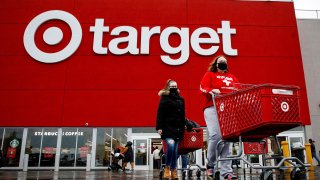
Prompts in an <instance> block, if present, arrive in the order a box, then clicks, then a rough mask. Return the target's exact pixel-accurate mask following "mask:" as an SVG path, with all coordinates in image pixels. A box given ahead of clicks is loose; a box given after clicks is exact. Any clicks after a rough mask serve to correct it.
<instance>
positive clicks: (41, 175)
mask: <svg viewBox="0 0 320 180" xmlns="http://www.w3.org/2000/svg"><path fill="white" fill-rule="evenodd" d="M235 172H237V173H238V175H239V179H241V180H259V175H260V173H259V172H257V171H255V170H253V172H252V175H250V174H249V169H247V170H246V176H245V177H244V174H243V169H238V170H236V171H235ZM319 174H320V168H319V166H315V171H312V172H311V171H309V172H308V173H307V175H306V177H305V178H302V179H308V180H318V179H320V175H319ZM179 177H180V178H181V173H179ZM273 177H274V179H279V178H278V176H277V173H274V175H273ZM0 179H1V180H49V179H50V180H51V179H53V180H55V179H57V180H58V179H69V180H77V179H80V180H81V179H83V180H102V179H104V180H109V179H110V180H114V179H135V180H144V179H159V171H158V170H154V171H139V170H137V171H134V172H133V173H132V172H127V173H124V172H111V171H101V170H99V171H90V172H86V171H59V172H54V171H28V172H23V171H8V170H6V171H4V170H1V171H0ZM192 179H197V178H196V175H195V172H194V173H193V177H192ZM200 179H202V180H207V177H206V176H205V174H204V173H202V176H201V177H200ZM284 179H290V174H289V173H287V174H286V175H285V178H284Z"/></svg>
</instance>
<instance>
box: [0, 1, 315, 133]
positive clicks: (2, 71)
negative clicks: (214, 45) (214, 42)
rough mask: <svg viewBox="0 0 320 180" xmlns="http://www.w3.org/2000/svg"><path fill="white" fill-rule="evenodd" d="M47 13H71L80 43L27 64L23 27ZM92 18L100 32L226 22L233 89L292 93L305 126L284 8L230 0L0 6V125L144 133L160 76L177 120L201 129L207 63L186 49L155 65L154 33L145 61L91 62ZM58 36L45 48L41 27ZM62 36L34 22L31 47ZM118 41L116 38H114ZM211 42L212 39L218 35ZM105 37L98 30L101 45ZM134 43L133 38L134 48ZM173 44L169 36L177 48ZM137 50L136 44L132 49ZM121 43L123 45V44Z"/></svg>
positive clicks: (298, 68)
mask: <svg viewBox="0 0 320 180" xmlns="http://www.w3.org/2000/svg"><path fill="white" fill-rule="evenodd" d="M48 10H63V11H67V12H69V13H71V14H73V15H74V16H75V17H76V18H77V19H78V21H79V22H80V24H81V27H82V33H83V35H82V42H81V44H80V47H79V48H78V49H77V51H76V52H75V53H74V54H73V55H72V56H71V57H69V58H68V59H66V60H64V61H62V62H59V63H54V64H45V63H41V62H38V61H36V60H34V59H33V58H32V57H30V56H29V55H28V54H27V52H26V50H25V48H24V46H23V34H24V31H25V28H26V26H27V25H28V23H29V22H30V21H31V20H32V19H33V18H34V17H35V16H37V15H38V14H40V13H43V12H45V11H48ZM96 18H103V19H104V24H105V26H110V29H112V28H114V27H117V26H133V27H135V28H136V29H137V30H138V32H139V30H140V28H141V27H142V26H149V27H153V26H161V30H163V29H164V28H166V27H169V26H173V27H178V28H181V27H188V28H190V33H192V32H193V31H194V30H195V29H196V28H199V27H210V28H213V29H215V30H216V29H217V28H221V21H223V20H225V21H230V24H231V28H235V29H236V31H237V32H236V34H235V35H232V47H233V48H235V49H237V50H238V56H234V57H228V59H229V66H230V70H231V72H232V73H233V74H235V75H236V76H237V77H238V79H239V80H240V81H241V82H243V83H250V84H261V83H275V84H288V85H297V86H300V88H301V99H300V100H301V103H300V104H301V116H302V119H303V120H304V122H305V123H306V124H310V117H309V110H308V105H307V95H306V87H305V79H304V74H303V66H302V59H301V54H300V46H299V38H298V32H297V24H296V19H295V14H294V8H293V3H290V2H250V1H231V0H216V1H211V0H175V1H171V0H161V1H159V0H151V1H150V0H120V1H119V0H105V1H103V0H91V1H87V0H73V1H61V0H56V1H51V0H43V1H27V0H20V1H12V0H2V1H0V32H1V33H0V42H1V43H0V126H84V124H85V123H86V122H87V123H89V126H109V127H114V126H154V125H155V119H156V111H157V106H158V101H159V96H158V95H157V93H158V91H159V90H160V89H161V88H163V86H164V84H165V81H166V80H167V79H169V78H171V79H175V80H176V81H177V82H178V85H179V88H180V90H181V92H182V95H183V96H184V97H185V100H186V111H187V116H188V117H189V118H191V119H193V120H196V121H198V122H199V123H200V124H201V125H205V123H204V120H203V114H202V104H201V102H202V101H201V98H202V97H201V95H200V93H199V90H198V88H199V82H200V80H201V78H202V76H203V74H204V73H205V71H206V69H207V66H208V64H209V62H210V61H211V60H212V59H213V57H214V56H215V55H218V54H223V51H222V47H221V43H220V48H219V51H218V52H217V53H216V54H215V55H213V56H208V57H205V56H200V55H198V54H197V53H195V52H194V51H193V50H192V49H191V47H190V57H189V59H188V61H187V62H186V63H184V64H182V65H179V66H170V65H167V64H165V63H163V62H162V61H161V59H160V55H164V54H166V53H165V52H164V51H163V50H162V49H161V47H160V45H159V35H155V36H153V37H152V38H151V42H150V54H149V55H130V54H127V55H113V54H111V53H108V54H107V55H97V54H95V53H94V52H93V50H92V46H93V33H91V32H90V31H89V28H90V26H93V25H94V23H95V19H96ZM52 25H56V26H58V27H60V28H61V29H63V31H64V33H65V34H64V39H63V40H62V42H61V43H59V44H58V45H57V46H54V47H52V46H48V45H45V44H44V42H43V40H42V33H43V32H44V30H45V29H46V28H48V27H50V26H52ZM70 36H71V33H70V29H69V28H68V26H67V25H66V24H64V23H61V22H59V21H58V22H57V21H52V22H47V23H45V24H43V25H42V26H41V27H40V28H39V29H38V31H37V33H36V43H37V46H38V47H39V48H40V49H42V50H44V51H46V52H55V51H59V50H61V49H63V47H65V46H66V44H68V42H69V39H70ZM122 36H125V35H122ZM219 36H220V40H221V35H219ZM111 38H112V37H111V36H110V35H109V34H108V33H106V34H105V36H104V39H103V44H104V45H105V46H106V45H107V44H108V42H109V41H110V39H111ZM138 42H139V41H138ZM179 42H180V39H179V38H177V37H176V36H172V37H171V38H170V43H172V44H173V45H178V44H179ZM138 44H139V43H138ZM124 46H125V45H124Z"/></svg>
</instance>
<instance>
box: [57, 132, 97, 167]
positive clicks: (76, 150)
mask: <svg viewBox="0 0 320 180" xmlns="http://www.w3.org/2000/svg"><path fill="white" fill-rule="evenodd" d="M91 149H92V129H91V128H90V129H87V128H81V129H77V128H66V129H62V142H61V155H60V166H62V167H75V166H79V167H83V166H86V164H87V154H91Z"/></svg>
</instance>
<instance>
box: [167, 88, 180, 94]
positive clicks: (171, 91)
mask: <svg viewBox="0 0 320 180" xmlns="http://www.w3.org/2000/svg"><path fill="white" fill-rule="evenodd" d="M169 90H170V94H177V93H178V88H170V89H169Z"/></svg>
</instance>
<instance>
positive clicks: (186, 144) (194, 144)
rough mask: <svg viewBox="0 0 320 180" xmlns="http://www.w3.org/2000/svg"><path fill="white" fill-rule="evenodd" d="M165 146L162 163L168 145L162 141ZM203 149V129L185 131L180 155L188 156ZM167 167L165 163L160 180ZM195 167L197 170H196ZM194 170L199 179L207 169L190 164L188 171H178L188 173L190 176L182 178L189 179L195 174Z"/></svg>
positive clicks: (180, 145)
mask: <svg viewBox="0 0 320 180" xmlns="http://www.w3.org/2000/svg"><path fill="white" fill-rule="evenodd" d="M162 144H163V155H162V157H161V162H162V159H163V158H165V153H166V147H167V144H166V142H165V141H162ZM201 148H203V129H202V128H193V129H192V130H191V131H185V132H184V134H183V140H182V141H181V142H179V146H178V154H179V155H181V154H188V153H191V152H194V151H196V150H198V149H201ZM164 167H165V164H164V163H161V168H160V173H159V177H160V179H161V178H162V176H163V169H164ZM194 167H195V168H194ZM193 169H196V176H197V177H198V178H199V177H200V176H201V171H205V170H206V169H205V168H201V166H199V165H198V164H189V167H188V168H186V169H178V170H181V171H182V172H183V171H187V172H188V174H184V173H182V178H185V177H186V175H188V177H192V174H193V171H192V170H193Z"/></svg>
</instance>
